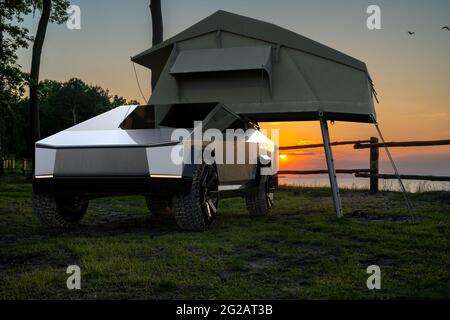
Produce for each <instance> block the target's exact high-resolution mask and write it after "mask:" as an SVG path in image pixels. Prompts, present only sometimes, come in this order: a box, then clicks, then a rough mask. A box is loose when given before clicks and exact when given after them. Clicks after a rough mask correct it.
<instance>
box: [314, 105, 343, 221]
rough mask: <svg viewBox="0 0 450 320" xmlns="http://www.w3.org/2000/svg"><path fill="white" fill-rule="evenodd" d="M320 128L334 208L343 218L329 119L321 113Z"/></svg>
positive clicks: (338, 215)
mask: <svg viewBox="0 0 450 320" xmlns="http://www.w3.org/2000/svg"><path fill="white" fill-rule="evenodd" d="M320 128H321V130H322V138H323V145H324V148H325V157H326V159H327V167H328V176H329V178H330V185H331V191H332V192H333V203H334V209H335V210H336V216H337V217H338V218H342V216H343V213H342V203H341V195H340V194H339V187H338V184H337V179H336V169H335V168H334V160H333V152H332V150H331V142H330V134H329V132H328V124H327V119H326V118H325V117H324V116H323V114H322V115H320Z"/></svg>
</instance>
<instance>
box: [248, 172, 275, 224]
mask: <svg viewBox="0 0 450 320" xmlns="http://www.w3.org/2000/svg"><path fill="white" fill-rule="evenodd" d="M245 203H246V205H247V210H248V212H249V213H250V215H252V216H265V215H268V214H269V213H270V210H271V209H272V206H273V177H271V176H262V177H261V181H260V184H259V186H258V189H257V190H256V192H255V193H252V194H249V195H247V196H246V197H245Z"/></svg>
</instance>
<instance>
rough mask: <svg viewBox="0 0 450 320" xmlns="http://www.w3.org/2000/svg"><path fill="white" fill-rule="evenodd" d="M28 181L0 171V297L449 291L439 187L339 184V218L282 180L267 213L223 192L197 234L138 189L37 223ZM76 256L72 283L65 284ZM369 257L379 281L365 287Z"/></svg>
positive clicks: (327, 201) (416, 294) (314, 196)
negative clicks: (155, 214)
mask: <svg viewBox="0 0 450 320" xmlns="http://www.w3.org/2000/svg"><path fill="white" fill-rule="evenodd" d="M30 194H31V186H30V184H29V183H28V182H27V181H25V180H24V178H21V177H18V176H6V177H2V178H0V298H1V299H36V298H37V299H41V298H43V299H99V298H101V299H122V298H132V299H135V298H136V299H141V298H148V299H165V298H167V299H175V298H178V299H203V298H206V299H265V298H268V299H270V298H274V299H390V298H427V299H428V298H431V299H439V298H450V286H449V284H450V273H449V270H450V245H449V238H450V193H449V192H427V193H418V194H411V198H412V201H413V203H414V205H415V207H416V216H417V219H416V223H410V222H408V220H409V218H410V217H409V214H408V213H407V212H406V210H405V206H404V203H403V198H402V195H401V194H399V193H395V192H382V193H379V194H376V195H370V194H369V193H367V192H365V191H361V190H343V191H342V197H343V205H344V213H345V218H344V219H341V220H337V219H336V218H335V216H334V214H333V208H332V202H331V198H330V194H329V190H327V189H326V188H304V187H303V188H302V187H296V188H294V187H292V188H288V187H284V188H281V189H280V190H279V192H278V193H277V194H276V197H275V201H276V207H275V208H274V210H273V214H272V215H270V216H268V217H262V218H251V217H249V216H248V214H247V213H246V211H245V206H244V202H243V200H242V199H239V198H234V199H226V200H222V201H221V203H220V206H219V217H218V218H217V220H216V221H215V223H214V224H213V225H212V227H211V229H210V230H209V231H207V232H203V233H189V232H182V231H180V230H179V229H178V228H177V226H176V225H175V224H174V223H173V221H171V220H170V219H162V220H161V219H159V220H156V219H154V218H151V217H149V215H148V212H147V209H146V208H145V203H144V200H143V197H139V196H129V197H116V198H105V199H98V200H94V201H92V202H91V203H90V207H89V211H88V214H87V216H86V217H85V219H84V220H83V223H82V225H81V226H79V227H77V228H76V229H73V230H69V231H63V230H51V229H46V228H44V227H42V226H40V225H39V223H38V221H37V218H36V217H35V216H34V215H33V213H32V210H31V201H30ZM73 264H76V265H79V266H80V267H81V270H82V280H81V286H82V288H81V290H68V289H67V288H66V279H67V277H68V275H67V274H66V268H67V266H68V265H73ZM373 264H375V265H379V266H380V268H381V272H382V280H381V281H382V289H381V290H374V291H371V290H368V289H367V287H366V280H367V277H368V274H367V273H366V268H367V266H369V265H373Z"/></svg>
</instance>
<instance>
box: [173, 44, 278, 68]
mask: <svg viewBox="0 0 450 320" xmlns="http://www.w3.org/2000/svg"><path fill="white" fill-rule="evenodd" d="M271 52H272V48H271V47H270V46H252V47H236V48H213V49H199V50H183V51H181V52H180V53H179V54H178V56H177V58H176V60H175V62H174V64H173V66H172V67H171V68H170V72H169V73H170V74H173V75H179V74H186V73H197V72H215V71H216V72H217V71H238V70H258V69H264V70H266V71H267V72H268V73H269V72H270V64H271Z"/></svg>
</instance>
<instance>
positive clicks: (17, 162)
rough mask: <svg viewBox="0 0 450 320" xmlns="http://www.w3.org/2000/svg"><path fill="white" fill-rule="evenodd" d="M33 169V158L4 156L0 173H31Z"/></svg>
mask: <svg viewBox="0 0 450 320" xmlns="http://www.w3.org/2000/svg"><path fill="white" fill-rule="evenodd" d="M31 170H32V163H31V159H15V158H8V159H7V158H2V159H1V168H0V173H22V174H30V173H31Z"/></svg>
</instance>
